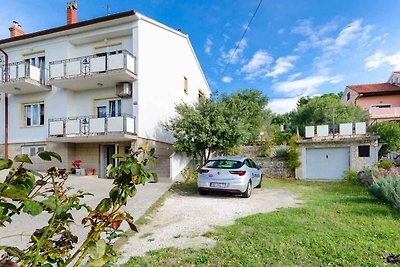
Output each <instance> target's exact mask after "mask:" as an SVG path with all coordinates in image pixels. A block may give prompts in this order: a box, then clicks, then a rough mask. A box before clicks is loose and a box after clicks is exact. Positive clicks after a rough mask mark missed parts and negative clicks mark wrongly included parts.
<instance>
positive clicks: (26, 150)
mask: <svg viewBox="0 0 400 267" xmlns="http://www.w3.org/2000/svg"><path fill="white" fill-rule="evenodd" d="M45 150H46V146H45V145H41V146H22V147H21V152H22V154H26V155H28V156H34V155H36V153H38V152H41V151H45Z"/></svg>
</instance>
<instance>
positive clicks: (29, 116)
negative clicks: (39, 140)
mask: <svg viewBox="0 0 400 267" xmlns="http://www.w3.org/2000/svg"><path fill="white" fill-rule="evenodd" d="M24 125H25V126H26V127H30V126H40V125H44V104H43V103H35V104H27V105H24Z"/></svg>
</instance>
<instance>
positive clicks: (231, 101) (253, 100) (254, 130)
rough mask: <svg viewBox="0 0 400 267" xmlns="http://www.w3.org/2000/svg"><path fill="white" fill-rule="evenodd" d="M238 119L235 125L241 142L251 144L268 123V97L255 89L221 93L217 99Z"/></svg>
mask: <svg viewBox="0 0 400 267" xmlns="http://www.w3.org/2000/svg"><path fill="white" fill-rule="evenodd" d="M218 101H219V104H222V105H224V106H225V108H227V109H229V110H230V112H231V116H233V117H236V118H237V119H238V124H237V126H236V127H238V128H239V130H240V133H241V140H240V143H241V144H253V143H254V142H256V141H257V139H258V136H259V134H260V132H261V131H266V130H267V129H266V125H267V124H269V123H268V120H269V117H270V114H269V111H267V110H266V106H267V104H268V98H267V97H266V96H264V95H263V93H262V92H261V91H259V90H256V89H239V90H238V92H236V93H232V94H222V96H221V98H220V99H219V100H218Z"/></svg>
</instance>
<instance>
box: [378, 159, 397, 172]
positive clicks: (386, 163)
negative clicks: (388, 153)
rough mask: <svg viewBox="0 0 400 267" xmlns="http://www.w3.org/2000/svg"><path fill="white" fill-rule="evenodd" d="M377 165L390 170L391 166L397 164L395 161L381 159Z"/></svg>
mask: <svg viewBox="0 0 400 267" xmlns="http://www.w3.org/2000/svg"><path fill="white" fill-rule="evenodd" d="M375 166H376V167H377V168H380V169H385V170H389V169H390V168H392V167H395V166H396V164H395V163H394V162H393V161H381V162H379V163H377V164H375Z"/></svg>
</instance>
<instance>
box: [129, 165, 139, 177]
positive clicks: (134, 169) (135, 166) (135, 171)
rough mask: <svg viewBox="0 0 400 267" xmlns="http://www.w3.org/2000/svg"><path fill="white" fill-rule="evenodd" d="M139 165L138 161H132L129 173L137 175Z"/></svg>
mask: <svg viewBox="0 0 400 267" xmlns="http://www.w3.org/2000/svg"><path fill="white" fill-rule="evenodd" d="M140 169H141V166H140V164H139V163H133V164H132V165H131V175H139V174H140Z"/></svg>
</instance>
